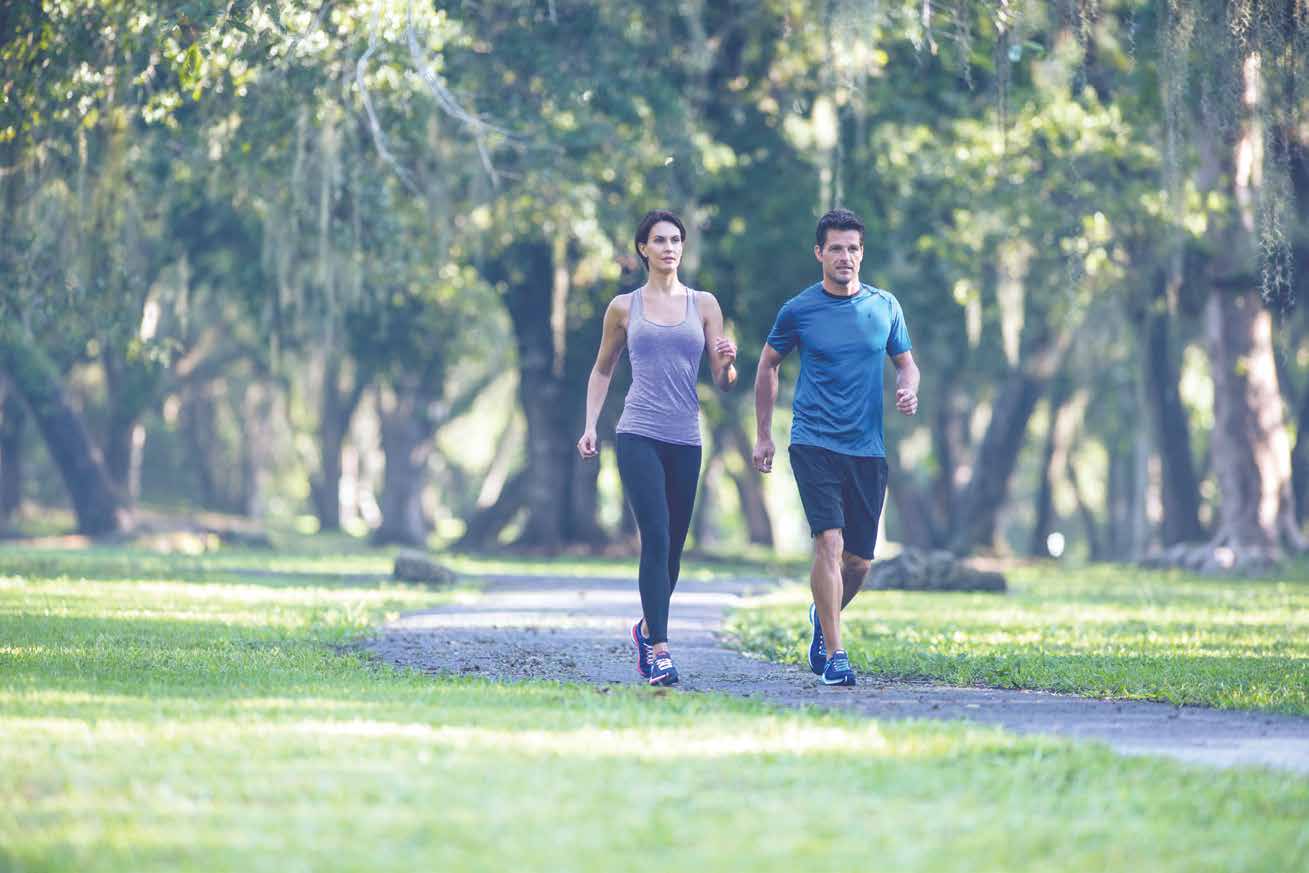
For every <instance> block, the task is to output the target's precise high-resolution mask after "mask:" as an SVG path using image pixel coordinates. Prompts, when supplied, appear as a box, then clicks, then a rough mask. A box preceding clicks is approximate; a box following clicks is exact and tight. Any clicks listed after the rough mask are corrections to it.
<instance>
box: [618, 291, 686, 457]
mask: <svg viewBox="0 0 1309 873" xmlns="http://www.w3.org/2000/svg"><path fill="white" fill-rule="evenodd" d="M696 293H698V292H695V291H692V290H691V289H690V288H688V289H687V294H686V314H685V316H684V317H683V318H682V321H681V322H680V323H678V324H671V325H665V324H656V323H655V322H653V321H647V320H646V318H645V306H644V303H643V301H642V300H641V289H639V288H638V289H637V290H636V291H635V292H633V294H632V311H631V314H630V315H629V316H628V319H627V356H628V358H629V359H630V360H631V362H632V387H631V388H629V389H628V390H627V397H626V398H625V399H624V400H623V414H622V416H621V417H620V418H619V419H618V427H617V428H616V430H617V432H618V433H631V434H637V435H638V436H644V437H649V438H650V439H655V440H660V441H662V442H666V443H679V444H681V445H688V446H698V445H700V399H699V397H698V396H697V395H696V393H695V383H696V380H697V378H698V376H699V374H700V358H701V356H702V355H703V354H704V326H703V325H701V324H700V317H699V312H698V311H697V310H696V308H695V295H696Z"/></svg>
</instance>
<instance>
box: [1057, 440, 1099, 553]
mask: <svg viewBox="0 0 1309 873" xmlns="http://www.w3.org/2000/svg"><path fill="white" fill-rule="evenodd" d="M1064 472H1065V473H1066V474H1067V476H1068V484H1069V485H1070V486H1071V487H1072V489H1073V499H1074V500H1075V501H1076V502H1077V514H1078V516H1079V517H1081V519H1082V531H1083V533H1084V534H1085V535H1086V551H1087V554H1088V555H1089V557H1090V558H1091V560H1092V561H1099V560H1102V559H1103V558H1104V546H1103V543H1102V540H1101V538H1100V526H1099V525H1098V524H1096V521H1095V512H1094V511H1092V509H1091V507H1090V506H1089V505H1087V502H1086V498H1085V497H1083V496H1082V495H1083V492H1082V484H1081V482H1079V481H1078V477H1077V468H1076V467H1075V466H1074V465H1073V460H1072V458H1071V457H1070V458H1069V459H1068V463H1067V465H1066V466H1065V468H1064Z"/></svg>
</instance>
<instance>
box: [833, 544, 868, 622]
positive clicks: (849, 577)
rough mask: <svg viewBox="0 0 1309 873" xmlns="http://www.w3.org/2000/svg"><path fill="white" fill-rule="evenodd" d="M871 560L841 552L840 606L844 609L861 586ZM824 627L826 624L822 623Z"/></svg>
mask: <svg viewBox="0 0 1309 873" xmlns="http://www.w3.org/2000/svg"><path fill="white" fill-rule="evenodd" d="M872 563H873V562H872V561H870V560H868V559H867V558H864V557H861V556H859V555H855V554H852V553H850V552H842V553H841V608H842V609H845V608H846V607H847V606H849V605H850V601H851V600H854V596H855V595H856V594H858V593H859V589H860V588H862V587H863V584H864V578H865V577H866V576H867V575H868V568H869V567H870V566H872ZM824 627H826V625H824Z"/></svg>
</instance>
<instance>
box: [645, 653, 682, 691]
mask: <svg viewBox="0 0 1309 873" xmlns="http://www.w3.org/2000/svg"><path fill="white" fill-rule="evenodd" d="M650 684H651V685H676V684H677V668H676V667H674V666H673V656H672V655H670V654H668V653H667V652H656V653H655V656H654V660H653V661H651V662H650Z"/></svg>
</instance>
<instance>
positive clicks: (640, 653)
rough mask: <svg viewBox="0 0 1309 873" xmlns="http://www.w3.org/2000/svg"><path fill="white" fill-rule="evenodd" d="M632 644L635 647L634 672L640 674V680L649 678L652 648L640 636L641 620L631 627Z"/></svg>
mask: <svg viewBox="0 0 1309 873" xmlns="http://www.w3.org/2000/svg"><path fill="white" fill-rule="evenodd" d="M632 644H633V645H634V646H636V672H637V673H640V674H641V678H642V679H649V678H650V662H651V661H652V660H654V646H652V645H651V644H650V641H649V640H648V639H646V638H645V637H643V636H641V619H639V618H638V619H637V620H636V624H634V625H632Z"/></svg>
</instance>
